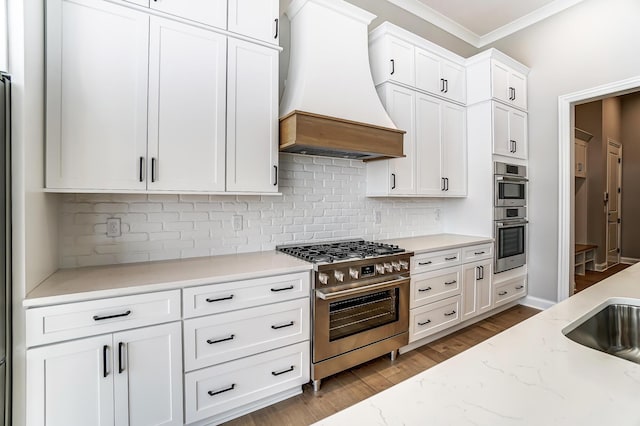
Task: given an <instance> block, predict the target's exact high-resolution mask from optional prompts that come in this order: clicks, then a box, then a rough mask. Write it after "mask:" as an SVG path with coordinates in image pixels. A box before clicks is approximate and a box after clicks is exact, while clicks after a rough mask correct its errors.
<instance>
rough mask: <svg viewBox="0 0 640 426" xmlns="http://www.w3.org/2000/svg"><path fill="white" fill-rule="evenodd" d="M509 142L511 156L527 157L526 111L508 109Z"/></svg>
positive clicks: (524, 158)
mask: <svg viewBox="0 0 640 426" xmlns="http://www.w3.org/2000/svg"><path fill="white" fill-rule="evenodd" d="M509 142H510V144H511V146H512V152H511V157H514V158H521V159H523V160H526V159H527V150H528V147H527V113H526V112H522V111H519V110H517V109H513V108H512V109H511V110H510V111H509Z"/></svg>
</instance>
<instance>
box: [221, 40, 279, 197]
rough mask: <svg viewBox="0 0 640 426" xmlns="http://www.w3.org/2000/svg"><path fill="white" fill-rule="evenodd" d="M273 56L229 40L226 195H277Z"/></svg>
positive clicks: (266, 50)
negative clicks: (269, 193) (244, 193)
mask: <svg viewBox="0 0 640 426" xmlns="http://www.w3.org/2000/svg"><path fill="white" fill-rule="evenodd" d="M277 172H278V51H277V50H274V49H271V48H268V47H263V46H258V45H255V44H253V43H248V42H245V41H242V40H236V39H232V38H230V39H229V79H228V89H227V191H247V192H277V191H278V178H277Z"/></svg>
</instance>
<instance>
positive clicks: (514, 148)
mask: <svg viewBox="0 0 640 426" xmlns="http://www.w3.org/2000/svg"><path fill="white" fill-rule="evenodd" d="M517 151H518V141H513V152H514V153H515V152H517Z"/></svg>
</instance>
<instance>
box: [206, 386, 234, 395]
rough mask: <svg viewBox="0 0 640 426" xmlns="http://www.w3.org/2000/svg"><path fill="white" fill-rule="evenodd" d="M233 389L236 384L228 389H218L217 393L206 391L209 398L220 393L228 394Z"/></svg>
mask: <svg viewBox="0 0 640 426" xmlns="http://www.w3.org/2000/svg"><path fill="white" fill-rule="evenodd" d="M235 388H236V384H235V383H233V384H232V385H231V386H229V387H228V388H224V389H220V390H217V391H207V393H208V394H209V396H214V395H219V394H221V393H225V392H229V391H230V390H234V389H235Z"/></svg>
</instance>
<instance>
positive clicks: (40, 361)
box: [27, 322, 183, 426]
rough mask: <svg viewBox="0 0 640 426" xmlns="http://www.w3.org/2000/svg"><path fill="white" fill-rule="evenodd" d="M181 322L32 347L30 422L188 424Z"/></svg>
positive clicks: (81, 425)
mask: <svg viewBox="0 0 640 426" xmlns="http://www.w3.org/2000/svg"><path fill="white" fill-rule="evenodd" d="M181 334H182V333H181V325H180V323H179V322H173V323H169V324H163V325H158V326H151V327H144V328H139V329H135V330H127V331H122V332H117V333H113V334H106V335H101V336H96V337H89V338H84V339H79V340H74V341H70V342H64V343H57V344H52V345H48V346H42V347H38V348H32V349H29V350H27V400H28V401H29V409H28V410H27V424H28V425H30V426H36V425H45V424H46V425H64V426H74V425H77V426H86V425H113V424H115V425H143V424H144V425H181V424H183V423H182V378H181V376H182V339H181Z"/></svg>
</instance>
